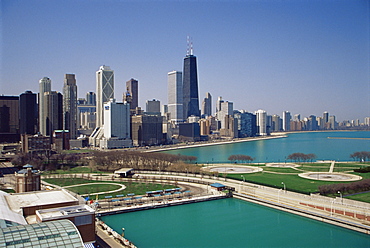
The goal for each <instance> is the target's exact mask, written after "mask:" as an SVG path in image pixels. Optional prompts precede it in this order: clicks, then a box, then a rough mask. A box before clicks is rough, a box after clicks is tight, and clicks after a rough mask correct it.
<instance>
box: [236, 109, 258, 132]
mask: <svg viewBox="0 0 370 248" xmlns="http://www.w3.org/2000/svg"><path fill="white" fill-rule="evenodd" d="M234 119H235V120H236V121H237V129H238V137H239V138H245V137H254V136H256V133H257V126H256V115H254V114H252V113H248V112H247V111H245V110H240V111H238V110H235V111H234Z"/></svg>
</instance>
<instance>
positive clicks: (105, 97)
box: [96, 65, 114, 127]
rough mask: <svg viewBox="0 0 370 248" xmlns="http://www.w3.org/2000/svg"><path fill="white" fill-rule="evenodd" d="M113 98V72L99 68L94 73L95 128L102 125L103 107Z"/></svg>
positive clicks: (108, 68) (103, 67)
mask: <svg viewBox="0 0 370 248" xmlns="http://www.w3.org/2000/svg"><path fill="white" fill-rule="evenodd" d="M112 98H114V71H113V70H111V69H110V67H109V66H105V65H103V66H100V68H99V70H98V71H97V72H96V127H102V126H103V124H104V118H103V116H104V114H103V105H104V103H105V102H108V101H109V99H112Z"/></svg>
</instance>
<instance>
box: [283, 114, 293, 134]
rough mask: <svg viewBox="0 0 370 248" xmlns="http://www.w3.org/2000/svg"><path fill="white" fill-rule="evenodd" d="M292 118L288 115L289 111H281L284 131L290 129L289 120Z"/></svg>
mask: <svg viewBox="0 0 370 248" xmlns="http://www.w3.org/2000/svg"><path fill="white" fill-rule="evenodd" d="M291 119H292V116H291V115H290V112H288V111H284V112H283V130H284V131H285V132H288V131H290V120H291Z"/></svg>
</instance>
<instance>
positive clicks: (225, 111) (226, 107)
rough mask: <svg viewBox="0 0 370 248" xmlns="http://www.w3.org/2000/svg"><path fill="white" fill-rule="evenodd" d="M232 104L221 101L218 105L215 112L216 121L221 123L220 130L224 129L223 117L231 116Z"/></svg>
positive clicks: (224, 120)
mask: <svg viewBox="0 0 370 248" xmlns="http://www.w3.org/2000/svg"><path fill="white" fill-rule="evenodd" d="M233 111H234V104H233V103H232V102H229V101H222V102H220V105H219V111H218V112H217V119H218V120H219V121H220V122H221V129H222V128H225V127H226V119H225V116H227V115H231V116H232V115H233Z"/></svg>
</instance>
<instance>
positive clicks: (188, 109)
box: [182, 45, 200, 120]
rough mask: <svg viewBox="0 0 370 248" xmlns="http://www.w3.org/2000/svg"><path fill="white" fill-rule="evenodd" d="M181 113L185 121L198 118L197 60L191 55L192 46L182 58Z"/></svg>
mask: <svg viewBox="0 0 370 248" xmlns="http://www.w3.org/2000/svg"><path fill="white" fill-rule="evenodd" d="M182 84H183V111H184V117H183V119H184V120H186V119H187V118H188V117H189V116H191V115H194V116H200V111H199V94H198V72H197V58H196V56H194V55H193V48H192V45H191V46H190V48H188V51H187V54H186V56H185V58H184V70H183V79H182Z"/></svg>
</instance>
